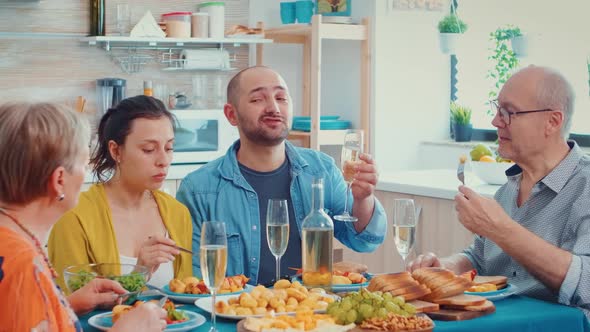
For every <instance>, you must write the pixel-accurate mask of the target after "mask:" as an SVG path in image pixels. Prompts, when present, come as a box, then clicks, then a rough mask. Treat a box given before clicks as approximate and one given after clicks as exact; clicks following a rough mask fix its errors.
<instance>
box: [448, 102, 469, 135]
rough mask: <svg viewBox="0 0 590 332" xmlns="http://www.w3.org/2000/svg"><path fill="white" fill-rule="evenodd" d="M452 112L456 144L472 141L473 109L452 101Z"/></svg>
mask: <svg viewBox="0 0 590 332" xmlns="http://www.w3.org/2000/svg"><path fill="white" fill-rule="evenodd" d="M450 110H451V124H452V126H453V133H454V134H455V142H469V141H471V132H472V130H473V127H472V125H471V108H469V107H467V106H463V105H460V104H458V103H456V102H454V101H452V102H451V107H450Z"/></svg>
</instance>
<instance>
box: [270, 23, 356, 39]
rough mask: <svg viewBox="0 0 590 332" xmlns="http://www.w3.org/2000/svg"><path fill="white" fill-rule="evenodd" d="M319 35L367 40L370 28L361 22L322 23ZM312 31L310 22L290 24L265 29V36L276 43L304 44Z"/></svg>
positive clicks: (321, 36)
mask: <svg viewBox="0 0 590 332" xmlns="http://www.w3.org/2000/svg"><path fill="white" fill-rule="evenodd" d="M319 31H320V34H319V37H320V38H322V39H342V40H366V39H367V36H368V33H367V31H368V29H367V26H366V25H361V24H335V23H321V29H320V30H319ZM311 33H312V26H311V25H309V24H288V25H284V26H281V27H277V28H270V29H267V30H265V31H264V34H265V37H266V38H269V39H272V40H273V41H274V42H275V43H294V44H304V43H305V39H306V38H307V37H309V36H310V35H311Z"/></svg>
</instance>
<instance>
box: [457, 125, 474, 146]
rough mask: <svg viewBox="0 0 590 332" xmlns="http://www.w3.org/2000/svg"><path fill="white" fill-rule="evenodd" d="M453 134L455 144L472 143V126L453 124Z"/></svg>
mask: <svg viewBox="0 0 590 332" xmlns="http://www.w3.org/2000/svg"><path fill="white" fill-rule="evenodd" d="M453 132H454V133H455V142H469V141H471V133H472V132H473V126H472V125H471V124H459V123H453Z"/></svg>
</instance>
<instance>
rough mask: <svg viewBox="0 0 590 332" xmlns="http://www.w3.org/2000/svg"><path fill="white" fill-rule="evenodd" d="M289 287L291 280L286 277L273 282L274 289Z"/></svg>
mask: <svg viewBox="0 0 590 332" xmlns="http://www.w3.org/2000/svg"><path fill="white" fill-rule="evenodd" d="M289 287H291V282H290V281H289V280H286V279H281V280H279V281H277V282H275V284H274V289H283V288H289Z"/></svg>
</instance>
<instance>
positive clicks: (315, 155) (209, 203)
mask: <svg viewBox="0 0 590 332" xmlns="http://www.w3.org/2000/svg"><path fill="white" fill-rule="evenodd" d="M285 144H286V154H287V158H288V159H289V162H290V165H291V170H290V171H291V178H292V180H291V200H292V202H293V209H294V213H295V219H296V224H297V228H298V230H299V233H300V234H301V224H302V223H303V219H304V218H305V216H306V215H307V214H308V212H309V211H310V209H311V183H312V179H313V178H314V177H323V178H324V209H325V210H326V212H327V213H328V214H329V215H330V216H332V215H335V214H340V213H342V212H343V210H344V196H345V195H346V183H345V182H344V179H343V178H342V173H341V172H340V169H339V168H338V167H337V166H336V164H335V163H334V159H332V158H331V157H329V156H328V155H326V154H324V153H321V152H318V151H315V150H310V149H304V148H298V147H295V146H293V145H292V144H291V143H289V142H286V143H285ZM239 147H240V141H239V140H238V141H236V142H235V143H234V144H233V145H232V147H230V148H229V149H228V151H227V153H226V154H225V156H223V157H221V158H219V159H216V160H214V161H212V162H210V163H208V164H207V165H205V166H203V167H201V168H200V169H198V170H196V171H194V172H192V173H190V174H189V175H187V176H186V177H185V178H184V179H183V180H182V183H181V184H180V188H179V189H178V193H177V194H176V198H177V199H178V200H179V201H180V202H182V203H183V204H184V205H186V206H187V207H188V209H189V211H190V213H191V216H192V219H193V251H194V252H195V253H198V252H199V244H200V242H201V223H202V222H203V221H210V220H216V221H223V222H225V224H226V233H227V248H228V256H227V273H226V275H229V276H231V275H237V274H244V275H246V276H248V277H249V278H251V280H250V283H252V284H256V282H257V280H258V268H259V265H258V264H259V260H260V247H261V246H263V245H266V239H261V238H260V215H259V214H260V213H259V210H258V196H257V195H256V192H255V191H254V190H253V189H252V187H251V186H250V185H249V184H248V182H246V180H245V179H244V177H243V176H242V173H241V172H240V169H239V166H238V161H237V157H236V153H237V151H238V149H239ZM270 185H272V184H270ZM349 198H350V201H351V202H352V195H350V197H349ZM291 225H293V224H291ZM386 234H387V217H386V215H385V211H384V210H383V206H382V205H381V203H379V201H378V200H377V199H376V198H375V209H374V211H373V216H372V217H371V221H370V223H369V224H368V225H367V227H366V228H365V229H364V230H363V231H362V232H361V233H357V232H356V230H355V229H354V226H353V225H352V224H351V223H347V222H339V221H334V236H335V237H336V238H337V239H338V240H339V241H340V242H342V243H343V244H344V245H346V246H347V247H349V248H351V249H353V250H355V251H357V252H371V251H374V250H375V249H376V248H377V247H378V246H379V245H380V244H381V243H382V242H383V239H384V238H385V235H386ZM200 264H201V263H200V260H199V255H198V254H195V255H193V272H194V274H195V275H196V276H200V275H201V268H200Z"/></svg>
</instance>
